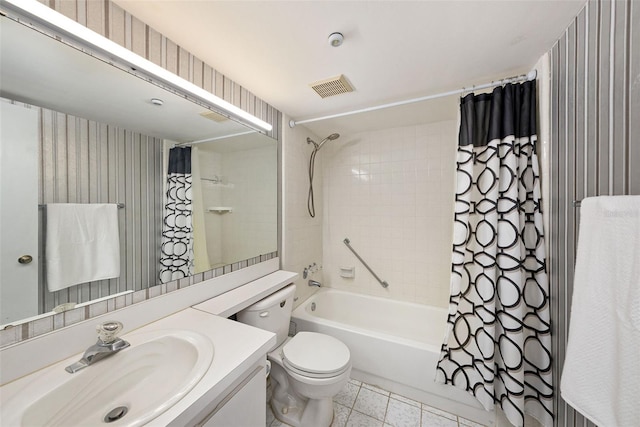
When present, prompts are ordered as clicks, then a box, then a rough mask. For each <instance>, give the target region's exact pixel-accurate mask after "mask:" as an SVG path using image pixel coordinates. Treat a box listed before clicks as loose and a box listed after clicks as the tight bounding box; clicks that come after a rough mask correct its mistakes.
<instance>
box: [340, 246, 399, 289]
mask: <svg viewBox="0 0 640 427" xmlns="http://www.w3.org/2000/svg"><path fill="white" fill-rule="evenodd" d="M343 242H344V244H345V245H347V247H348V248H349V250H351V252H353V254H354V255H355V256H356V258H358V259H359V260H360V262H361V263H362V265H364V266H365V268H366V269H367V270H369V273H371V274H373V277H375V278H376V280H377V281H378V282H379V283H380V286H382V287H383V288H385V289H386V288H388V287H389V284H388V283H387V281H386V280H382V279H381V278H379V277H378V275H377V274H376V273H374V272H373V270H372V269H371V267H369V265H368V264H367V263H366V262H365V260H363V259H362V257H360V255H358V253H357V252H356V251H355V250H354V249H353V248H352V247H351V245H350V243H351V241H350V240H349V239H348V238H345V239H344V240H343Z"/></svg>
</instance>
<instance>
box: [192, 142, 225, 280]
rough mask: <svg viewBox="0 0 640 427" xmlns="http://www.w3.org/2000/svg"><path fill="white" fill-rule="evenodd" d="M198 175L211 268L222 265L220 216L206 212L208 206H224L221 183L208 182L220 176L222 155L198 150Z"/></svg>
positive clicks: (223, 187)
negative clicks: (200, 180)
mask: <svg viewBox="0 0 640 427" xmlns="http://www.w3.org/2000/svg"><path fill="white" fill-rule="evenodd" d="M198 160H199V162H200V175H201V177H202V178H203V179H202V187H201V188H202V204H203V206H204V208H205V213H204V227H205V233H206V236H207V238H206V241H207V253H208V254H209V263H210V264H211V268H216V267H220V266H222V265H224V262H223V260H222V239H221V238H220V237H221V236H222V215H217V214H212V213H209V212H207V208H208V207H210V206H224V202H223V195H224V194H223V192H224V191H225V190H226V187H225V186H224V184H222V183H214V182H212V181H208V179H213V178H215V177H216V176H220V175H222V155H221V154H219V153H216V152H213V151H205V150H198Z"/></svg>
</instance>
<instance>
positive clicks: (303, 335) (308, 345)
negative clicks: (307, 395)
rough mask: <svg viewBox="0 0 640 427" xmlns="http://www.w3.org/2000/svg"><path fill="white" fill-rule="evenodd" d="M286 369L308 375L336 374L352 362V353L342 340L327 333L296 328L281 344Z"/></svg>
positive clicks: (312, 376) (324, 375)
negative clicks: (292, 335)
mask: <svg viewBox="0 0 640 427" xmlns="http://www.w3.org/2000/svg"><path fill="white" fill-rule="evenodd" d="M282 362H283V365H284V366H285V368H286V369H288V370H290V371H292V372H295V373H297V374H298V375H302V376H307V377H311V378H330V377H335V376H338V375H340V374H342V373H343V372H345V371H346V370H347V369H349V368H350V366H351V353H350V352H349V348H348V347H347V346H346V345H345V344H344V343H343V342H342V341H339V340H337V339H335V338H333V337H331V336H329V335H325V334H319V333H316V332H299V333H298V334H296V335H295V336H294V337H293V338H291V340H289V342H287V343H286V344H285V345H284V347H283V348H282Z"/></svg>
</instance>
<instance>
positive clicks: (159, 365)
mask: <svg viewBox="0 0 640 427" xmlns="http://www.w3.org/2000/svg"><path fill="white" fill-rule="evenodd" d="M123 338H124V339H125V340H127V341H129V343H130V344H131V347H129V348H126V349H124V350H121V351H120V352H118V353H116V354H114V355H112V356H110V357H108V358H106V359H103V360H100V361H98V362H96V363H95V364H93V365H91V366H88V367H87V368H85V369H83V370H81V371H79V372H76V373H75V374H70V373H68V372H66V371H65V370H64V368H65V366H67V365H69V364H70V363H73V362H75V361H77V360H78V359H80V357H82V354H78V355H77V356H75V357H72V358H69V359H66V360H63V361H61V362H59V363H57V364H55V365H52V366H49V367H47V368H44V369H41V370H40V371H37V372H34V373H32V374H30V375H28V376H25V377H23V378H20V379H18V380H16V381H14V382H12V383H9V384H7V385H5V386H3V387H2V389H1V392H2V402H3V403H2V408H1V409H0V411H1V412H2V414H1V415H2V416H1V417H0V419H2V423H3V425H7V426H19V425H25V426H72V425H73V426H98V425H101V426H106V425H109V426H114V427H115V426H139V425H143V424H145V423H147V422H149V421H150V420H152V419H154V418H156V417H157V416H159V415H160V414H162V413H163V412H165V411H166V410H167V409H169V408H171V407H172V406H173V405H175V404H176V403H177V402H179V401H180V400H181V399H182V398H183V397H184V396H185V395H186V394H187V393H189V391H190V390H191V389H192V388H193V387H194V386H195V385H196V384H197V383H198V381H200V379H201V378H202V377H203V375H204V374H205V373H206V372H207V370H208V369H209V366H210V365H211V363H212V361H213V357H214V347H213V343H212V342H211V340H210V339H209V338H207V337H205V336H204V335H201V334H199V333H196V332H192V331H188V330H171V329H167V330H153V331H149V332H139V333H131V334H127V335H125V336H123ZM90 344H92V343H87V347H88V346H89V345H90Z"/></svg>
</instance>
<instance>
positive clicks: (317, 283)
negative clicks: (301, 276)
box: [309, 279, 322, 287]
mask: <svg viewBox="0 0 640 427" xmlns="http://www.w3.org/2000/svg"><path fill="white" fill-rule="evenodd" d="M309 286H317V287H320V286H322V284H321V283H320V282H318V281H317V280H311V279H309Z"/></svg>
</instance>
